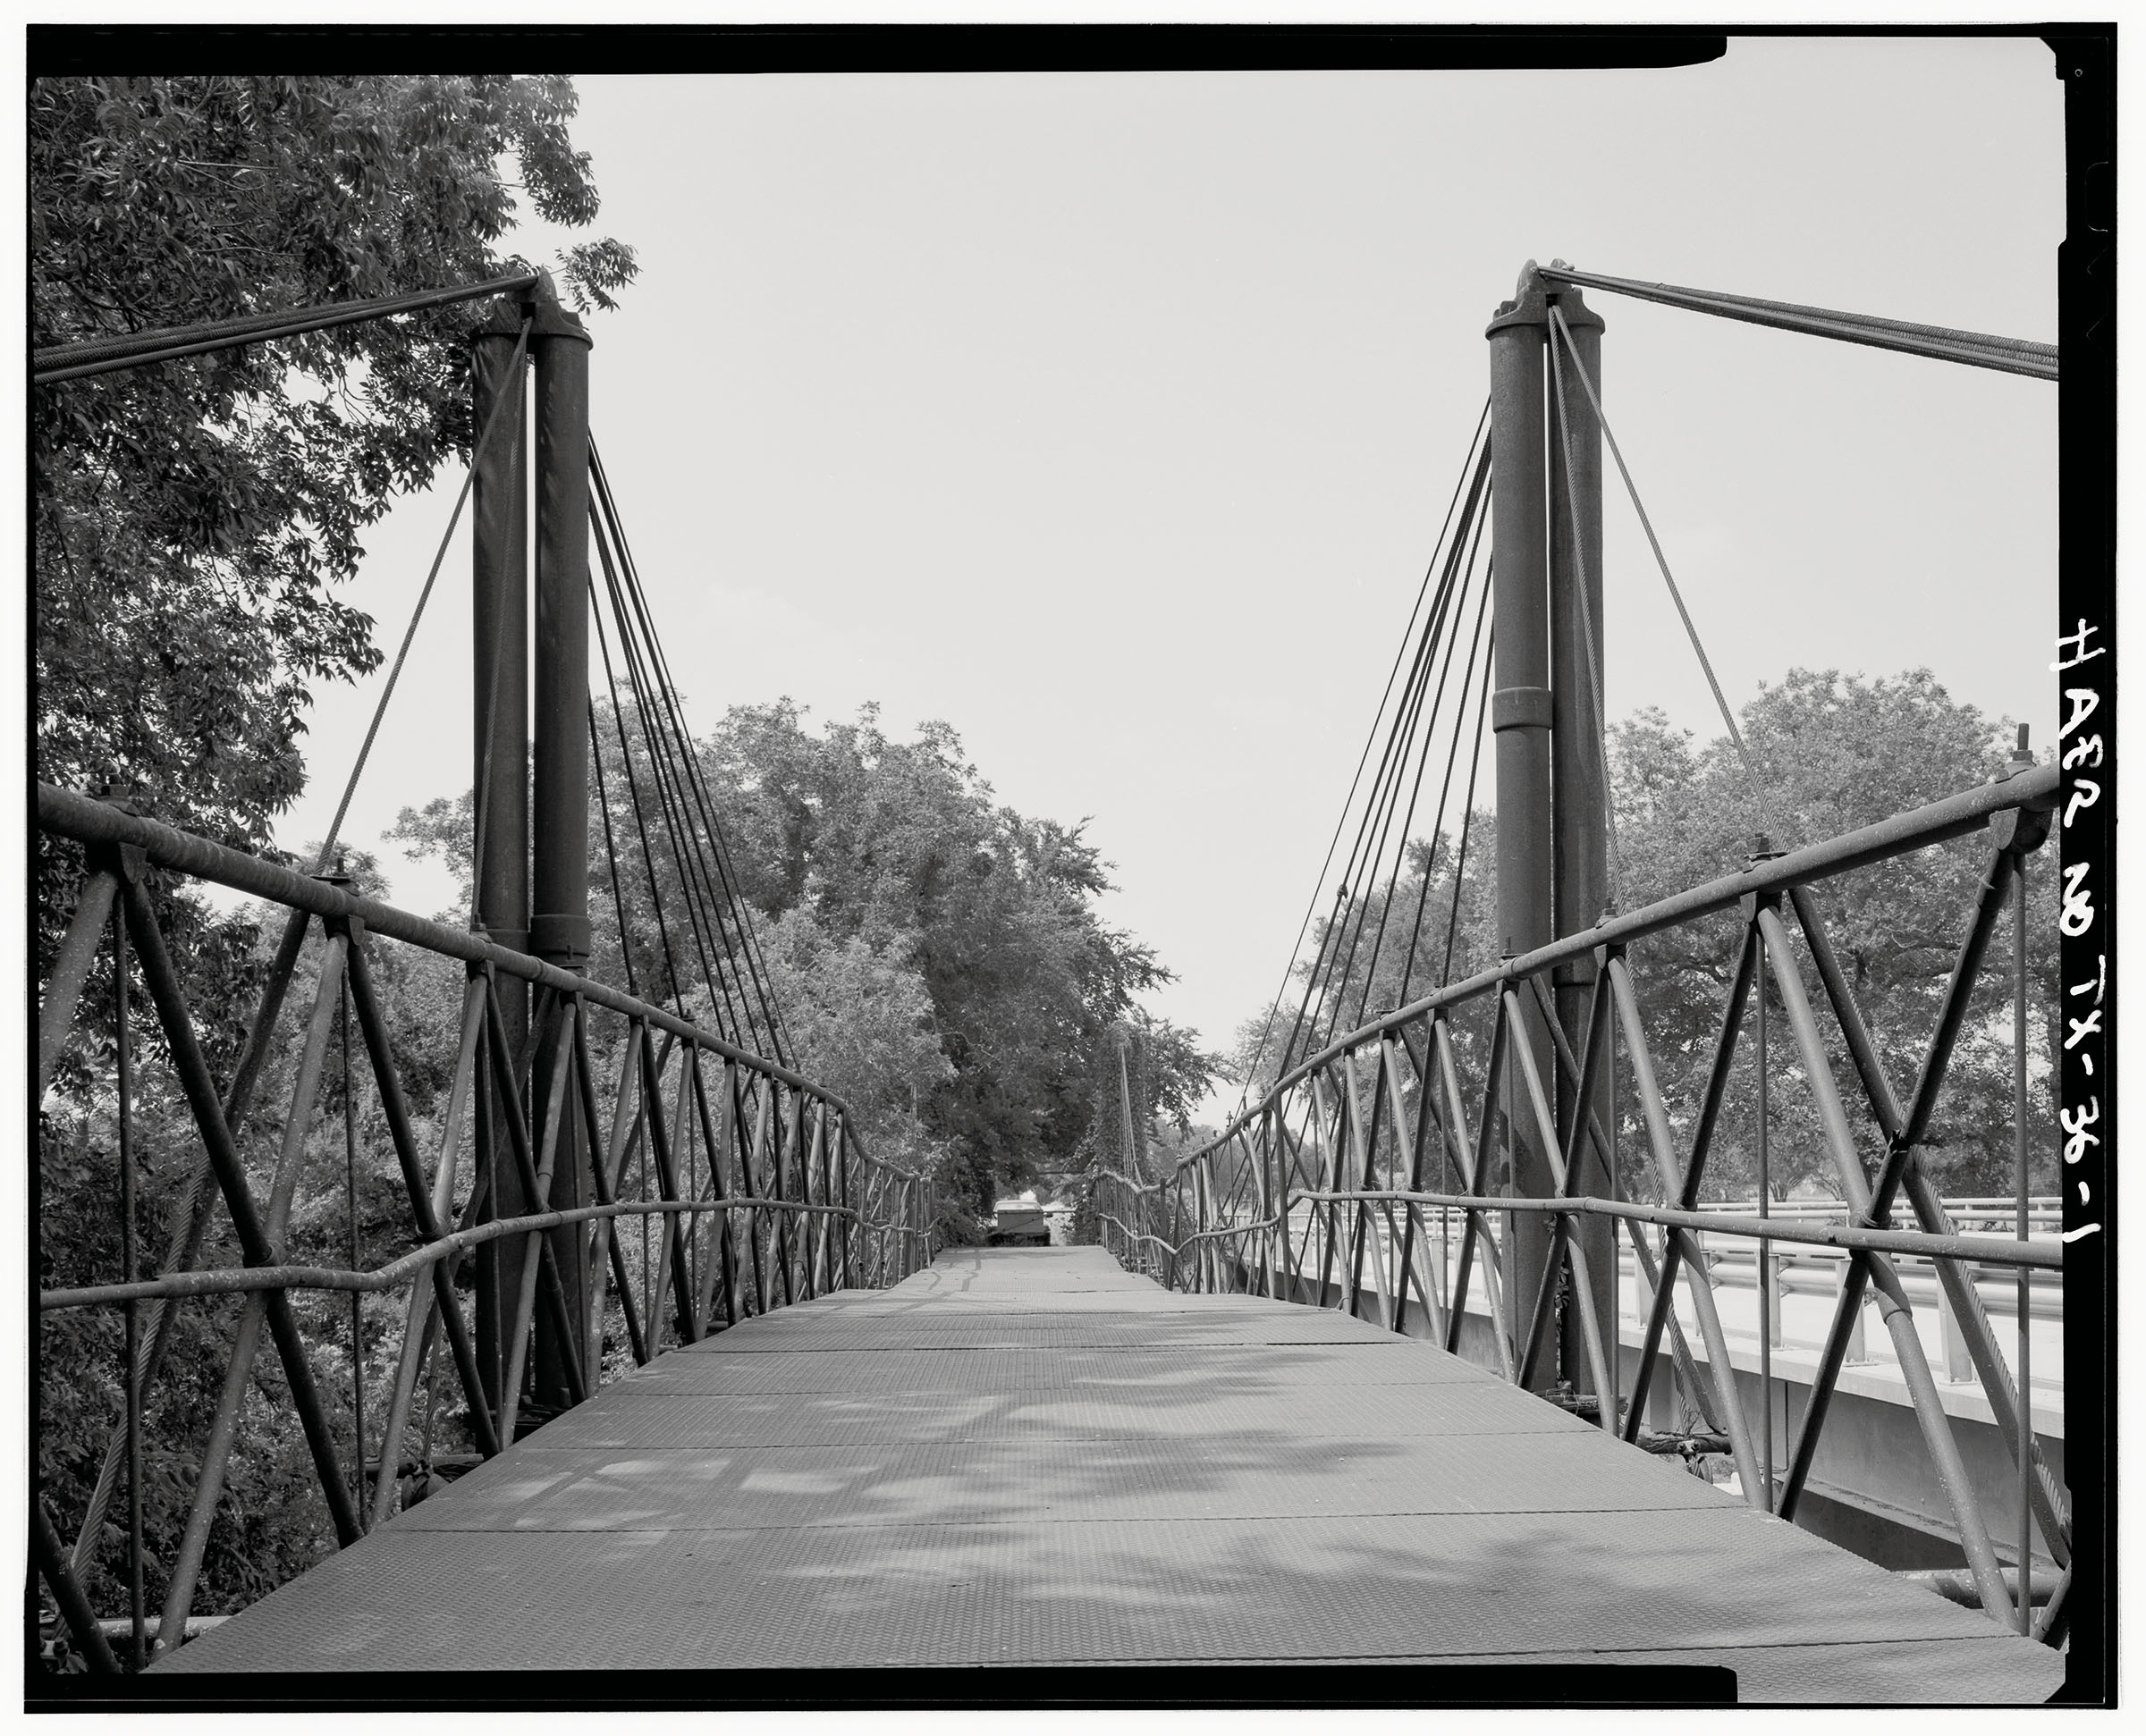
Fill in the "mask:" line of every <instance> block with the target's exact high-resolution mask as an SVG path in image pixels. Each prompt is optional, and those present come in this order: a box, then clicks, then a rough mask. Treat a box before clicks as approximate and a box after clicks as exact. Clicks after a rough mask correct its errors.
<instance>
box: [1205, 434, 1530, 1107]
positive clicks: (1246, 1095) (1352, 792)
mask: <svg viewBox="0 0 2146 1736" xmlns="http://www.w3.org/2000/svg"><path fill="white" fill-rule="evenodd" d="M1490 419H1491V403H1490V400H1489V399H1487V398H1486V399H1484V400H1483V413H1482V414H1481V415H1480V416H1479V417H1476V421H1475V432H1474V434H1472V435H1471V436H1469V440H1468V451H1467V458H1466V460H1465V461H1464V462H1463V463H1462V465H1461V468H1460V475H1459V476H1458V477H1457V478H1456V479H1455V481H1454V484H1453V498H1452V499H1451V500H1450V501H1448V502H1447V504H1446V518H1445V522H1444V524H1442V525H1441V527H1440V528H1439V543H1437V544H1432V557H1431V560H1429V561H1428V562H1427V563H1425V565H1424V579H1423V583H1422V585H1421V586H1418V587H1417V590H1416V594H1415V604H1414V605H1413V606H1412V607H1411V608H1410V610H1409V611H1408V619H1409V621H1410V623H1411V624H1413V623H1414V621H1415V617H1416V615H1417V613H1418V612H1419V611H1421V610H1422V608H1423V606H1424V595H1425V594H1427V593H1428V592H1429V590H1430V588H1431V580H1432V575H1433V574H1434V573H1435V572H1436V571H1437V569H1438V555H1437V549H1438V546H1439V544H1442V543H1443V542H1444V540H1445V534H1446V530H1447V528H1448V527H1450V525H1451V524H1452V521H1453V512H1454V509H1455V508H1456V507H1457V506H1458V505H1459V504H1460V497H1461V492H1462V491H1463V490H1464V489H1465V488H1466V486H1467V479H1468V477H1469V476H1471V475H1472V474H1473V473H1474V468H1475V449H1476V447H1477V445H1478V444H1479V443H1480V442H1481V441H1482V439H1483V430H1484V428H1485V426H1488V424H1489V422H1490ZM1407 651H1408V639H1407V635H1406V634H1404V635H1403V636H1402V640H1401V644H1400V645H1399V647H1398V649H1397V650H1396V651H1395V652H1394V654H1393V667H1392V668H1391V669H1390V670H1388V671H1387V674H1386V686H1385V689H1384V690H1383V691H1382V692H1381V694H1380V695H1379V705H1378V710H1377V711H1376V712H1373V714H1372V725H1371V730H1370V733H1369V734H1368V735H1366V736H1365V737H1364V751H1363V753H1362V754H1359V755H1357V758H1356V773H1355V775H1354V776H1353V777H1351V778H1350V779H1349V780H1348V795H1347V796H1344V797H1343V798H1342V802H1341V812H1340V813H1339V815H1338V816H1337V817H1336V818H1335V821H1334V830H1333V836H1332V837H1331V838H1330V839H1328V840H1327V846H1326V855H1325V857H1324V859H1323V860H1322V861H1321V863H1320V864H1319V875H1318V878H1317V879H1316V880H1315V881H1314V882H1313V885H1312V896H1311V898H1310V900H1309V902H1307V903H1306V904H1305V907H1304V920H1303V921H1302V922H1301V923H1298V924H1297V939H1296V940H1295V942H1294V943H1293V944H1292V945H1291V947H1290V948H1289V960H1290V965H1291V967H1294V965H1295V963H1296V959H1297V954H1298V953H1300V952H1301V951H1303V949H1304V937H1305V935H1306V934H1308V933H1309V932H1310V931H1311V926H1312V917H1313V915H1314V914H1315V913H1316V912H1317V910H1318V908H1319V889H1320V888H1321V887H1322V886H1324V885H1325V884H1326V873H1327V870H1328V869H1329V868H1331V867H1332V866H1333V861H1334V851H1335V849H1336V848H1337V847H1339V844H1340V842H1341V833H1342V830H1343V829H1344V828H1345V827H1346V826H1347V825H1348V813H1349V809H1350V808H1351V806H1353V805H1354V804H1355V802H1356V789H1357V787H1358V785H1359V784H1361V782H1362V781H1363V778H1364V766H1365V765H1366V764H1368V763H1370V760H1371V747H1372V744H1373V742H1375V741H1376V740H1377V739H1378V736H1379V727H1378V720H1379V719H1380V718H1381V717H1382V716H1384V715H1385V711H1386V701H1387V700H1388V699H1389V698H1390V696H1391V695H1392V693H1393V682H1394V678H1395V677H1396V676H1397V675H1398V674H1399V673H1400V670H1401V662H1402V660H1403V659H1404V658H1406V657H1407ZM1347 896H1348V884H1347V881H1346V880H1345V881H1344V882H1343V884H1342V885H1341V886H1340V888H1339V889H1338V890H1337V891H1336V893H1335V902H1336V904H1337V906H1339V903H1340V901H1341V900H1342V899H1344V898H1346V897H1347ZM1337 914H1338V913H1337ZM1328 932H1330V933H1331V921H1330V925H1329V930H1328ZM1325 950H1326V938H1325V936H1324V935H1322V937H1321V940H1320V952H1321V955H1322V956H1323V955H1324V953H1325ZM1317 963H1318V961H1317V960H1314V969H1315V968H1316V967H1317ZM1288 986H1289V972H1288V970H1286V969H1285V970H1284V971H1283V973H1282V979H1281V987H1280V990H1278V991H1277V992H1276V994H1275V995H1274V998H1273V999H1272V1000H1270V1001H1269V1002H1268V1003H1267V1016H1266V1019H1265V1022H1264V1023H1263V1024H1262V1025H1261V1026H1260V1032H1259V1041H1258V1043H1257V1044H1256V1045H1255V1047H1254V1049H1253V1070H1254V1072H1256V1070H1257V1066H1258V1061H1259V1058H1260V1057H1261V1056H1262V1055H1263V1054H1264V1053H1265V1052H1266V1047H1267V1039H1268V1037H1270V1036H1271V1035H1272V1034H1273V1030H1274V1015H1276V1013H1278V1012H1279V1011H1280V1007H1281V1003H1282V999H1283V997H1284V996H1286V995H1287V994H1288ZM1301 1016H1302V1015H1301V1014H1300V1015H1299V1022H1300V1023H1301ZM1290 1041H1291V1043H1292V1045H1293V1044H1294V1042H1295V1034H1294V1032H1292V1033H1291V1038H1290ZM1281 1071H1282V1072H1285V1073H1286V1072H1287V1071H1288V1051H1287V1050H1285V1051H1284V1057H1283V1061H1282V1065H1281ZM1252 1083H1253V1079H1252V1074H1246V1079H1245V1082H1244V1086H1243V1089H1242V1091H1240V1092H1239V1096H1238V1102H1239V1106H1240V1107H1242V1105H1243V1104H1244V1103H1246V1102H1248V1101H1249V1100H1250V1096H1251V1090H1252Z"/></svg>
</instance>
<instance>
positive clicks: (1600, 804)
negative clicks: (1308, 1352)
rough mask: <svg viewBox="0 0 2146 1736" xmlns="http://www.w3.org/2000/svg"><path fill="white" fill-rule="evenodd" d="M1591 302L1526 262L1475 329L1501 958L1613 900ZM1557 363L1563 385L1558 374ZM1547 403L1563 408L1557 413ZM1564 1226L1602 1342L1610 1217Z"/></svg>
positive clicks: (1521, 1116) (1535, 1047)
mask: <svg viewBox="0 0 2146 1736" xmlns="http://www.w3.org/2000/svg"><path fill="white" fill-rule="evenodd" d="M1553 307H1554V308H1557V310H1558V311H1559V314H1561V315H1562V316H1563V319H1564V322H1565V325H1566V328H1567V330H1568V331H1569V332H1570V333H1571V334H1572V348H1571V350H1567V351H1565V352H1564V353H1563V354H1562V355H1561V356H1560V357H1559V367H1558V368H1556V369H1553V367H1552V366H1551V362H1550V350H1549V345H1550V337H1551V334H1550V309H1551V308H1553ZM1601 333H1602V319H1601V316H1600V315H1598V314H1596V313H1594V312H1593V310H1592V309H1590V308H1587V307H1586V306H1585V304H1584V302H1583V301H1582V299H1581V297H1580V293H1579V291H1577V290H1576V289H1574V288H1570V287H1568V286H1562V285H1559V286H1555V287H1553V286H1551V285H1549V284H1547V283H1546V282H1544V280H1543V279H1542V276H1541V275H1540V274H1538V273H1537V271H1536V269H1535V264H1534V261H1533V260H1532V259H1531V260H1529V261H1528V263H1527V265H1525V268H1523V270H1522V271H1521V274H1520V281H1519V283H1518V285H1517V288H1516V290H1515V291H1514V297H1513V299H1512V300H1510V301H1507V302H1503V303H1500V306H1499V308H1498V311H1497V314H1496V316H1494V317H1493V318H1492V320H1491V324H1490V326H1489V329H1488V330H1487V332H1486V333H1485V334H1484V335H1485V336H1486V337H1487V338H1488V340H1489V341H1490V347H1491V464H1492V482H1491V547H1492V551H1493V559H1494V561H1495V563H1496V564H1495V574H1496V581H1495V583H1496V589H1495V597H1494V603H1495V609H1496V616H1495V620H1496V633H1497V653H1496V654H1497V664H1496V670H1495V682H1496V686H1495V688H1494V691H1493V692H1492V695H1491V729H1492V731H1493V734H1494V736H1495V737H1496V741H1497V749H1496V753H1497V792H1498V908H1499V923H1500V934H1501V936H1502V937H1503V948H1504V950H1505V951H1506V952H1507V953H1508V954H1509V955H1517V954H1520V953H1525V952H1531V951H1533V949H1534V948H1538V947H1542V946H1547V945H1548V944H1549V943H1550V941H1551V940H1555V939H1557V938H1558V937H1559V936H1561V935H1565V934H1570V933H1574V932H1576V931H1579V930H1583V929H1586V928H1590V927H1592V926H1593V924H1594V923H1596V922H1597V921H1599V920H1600V919H1601V914H1602V913H1603V911H1604V910H1605V909H1607V908H1608V907H1609V905H1610V873H1609V855H1608V841H1607V836H1606V830H1605V822H1604V812H1605V805H1606V791H1607V786H1608V775H1607V770H1606V764H1605V758H1604V754H1603V744H1602V740H1601V703H1600V699H1599V695H1601V691H1602V679H1603V668H1602V662H1601V649H1602V639H1601V635H1602V625H1603V623H1602V511H1601V424H1600V422H1599V420H1598V419H1597V418H1596V417H1595V415H1594V412H1593V407H1592V405H1591V404H1590V403H1589V401H1588V399H1587V393H1586V390H1585V388H1584V386H1583V385H1582V384H1581V383H1580V380H1579V378H1578V377H1577V375H1576V371H1575V368H1574V367H1573V363H1572V357H1573V354H1574V353H1575V352H1576V354H1577V356H1578V358H1579V365H1580V366H1581V367H1584V368H1585V369H1586V371H1587V375H1588V377H1589V379H1591V380H1593V382H1595V384H1596V389H1597V391H1600V390H1601ZM1559 372H1561V374H1562V376H1563V377H1562V381H1561V385H1562V392H1561V393H1559V392H1558V391H1557V385H1556V383H1555V382H1556V381H1557V375H1558V374H1559ZM1553 409H1561V411H1562V417H1561V418H1560V417H1557V416H1554V415H1553V414H1552V411H1553ZM1560 421H1561V426H1560ZM1567 451H1570V454H1571V462H1570V466H1569V474H1567V460H1566V454H1567ZM1590 664H1592V666H1593V667H1592V670H1590V667H1589V666H1590ZM1594 976H1595V967H1594V965H1593V963H1592V961H1589V962H1586V963H1576V964H1574V965H1567V966H1564V967H1561V968H1560V969H1559V972H1558V973H1557V976H1556V990H1555V995H1554V1000H1555V1005H1556V1008H1557V1014H1558V1023H1559V1026H1560V1027H1561V1028H1562V1029H1563V1031H1564V1032H1565V1036H1566V1040H1567V1042H1568V1043H1569V1044H1570V1046H1571V1049H1572V1052H1573V1053H1574V1054H1575V1055H1576V1056H1577V1055H1580V1054H1583V1053H1584V1051H1585V1049H1586V1038H1587V1024H1588V1018H1589V1007H1590V1002H1591V999H1592V997H1593V990H1594ZM1519 1001H1520V1008H1521V1021H1522V1022H1521V1024H1520V1027H1519V1030H1518V1032H1517V1033H1516V1034H1517V1038H1518V1040H1519V1041H1523V1042H1525V1045H1526V1047H1527V1049H1528V1053H1529V1056H1530V1058H1532V1059H1533V1064H1534V1069H1535V1073H1536V1074H1537V1076H1538V1077H1539V1078H1540V1079H1541V1080H1542V1083H1543V1085H1544V1087H1545V1089H1546V1090H1548V1091H1552V1092H1553V1093H1554V1101H1555V1105H1556V1117H1557V1122H1558V1127H1559V1132H1560V1133H1565V1132H1566V1131H1567V1130H1568V1129H1569V1128H1570V1127H1571V1126H1572V1125H1573V1122H1574V1118H1575V1117H1576V1116H1578V1115H1584V1114H1586V1113H1588V1112H1589V1111H1590V1110H1591V1111H1592V1112H1593V1113H1594V1114H1595V1115H1598V1116H1600V1117H1601V1125H1602V1126H1603V1128H1604V1129H1605V1130H1607V1129H1608V1128H1609V1127H1610V1125H1611V1121H1612V1117H1611V1114H1610V1089H1609V1074H1608V1070H1607V1068H1602V1069H1600V1070H1599V1072H1600V1077H1599V1078H1598V1081H1597V1083H1596V1085H1595V1088H1594V1089H1593V1091H1591V1093H1590V1102H1589V1103H1588V1104H1587V1105H1584V1106H1583V1105H1581V1104H1580V1103H1578V1101H1577V1100H1576V1098H1577V1088H1576V1085H1575V1084H1573V1083H1570V1082H1568V1081H1567V1080H1566V1079H1565V1078H1564V1077H1563V1075H1562V1074H1561V1071H1560V1069H1559V1063H1558V1056H1557V1048H1556V1045H1555V1043H1554V1042H1553V1040H1552V1038H1551V1034H1550V1028H1549V1026H1548V1024H1546V1023H1545V1022H1544V1020H1543V1019H1542V1014H1541V1011H1540V1009H1539V1008H1538V1007H1537V1006H1536V1005H1535V1003H1534V1001H1533V998H1532V997H1530V996H1526V995H1523V996H1521V997H1520V998H1519ZM1508 1078H1509V1084H1508V1088H1507V1090H1506V1093H1505V1105H1506V1107H1507V1108H1508V1116H1509V1122H1510V1127H1511V1135H1510V1137H1511V1150H1512V1170H1511V1184H1512V1187H1513V1191H1514V1192H1516V1193H1517V1194H1518V1195H1520V1196H1522V1197H1525V1198H1536V1199H1540V1198H1543V1197H1546V1196H1548V1195H1550V1194H1552V1193H1554V1192H1556V1191H1557V1184H1556V1181H1555V1178H1554V1176H1553V1174H1552V1169H1551V1164H1550V1154H1549V1153H1548V1152H1546V1151H1545V1150H1542V1141H1541V1139H1540V1137H1539V1136H1538V1134H1537V1132H1536V1124H1535V1118H1534V1117H1533V1114H1532V1113H1530V1112H1529V1110H1528V1108H1527V1098H1526V1092H1525V1083H1524V1076H1522V1075H1519V1074H1517V1072H1508ZM1553 1082H1554V1083H1553ZM1572 1143H1573V1142H1571V1141H1570V1140H1569V1137H1568V1136H1567V1144H1568V1145H1570V1144H1572ZM1576 1143H1577V1150H1578V1152H1579V1154H1580V1155H1579V1157H1578V1159H1577V1161H1578V1162H1579V1164H1580V1166H1581V1167H1580V1171H1579V1174H1578V1175H1577V1176H1576V1177H1574V1180H1573V1191H1574V1192H1583V1193H1598V1194H1607V1193H1608V1192H1610V1178H1609V1176H1608V1175H1607V1173H1606V1171H1605V1169H1604V1167H1603V1166H1602V1164H1601V1159H1600V1158H1599V1157H1598V1156H1597V1155H1596V1153H1595V1151H1594V1148H1593V1145H1592V1143H1591V1142H1589V1141H1588V1140H1586V1139H1585V1138H1584V1137H1583V1138H1582V1139H1581V1140H1579V1141H1578V1142H1576ZM1574 1234H1575V1235H1576V1236H1577V1237H1578V1239H1579V1243H1580V1245H1581V1247H1582V1249H1583V1250H1584V1253H1585V1255H1586V1265H1587V1268H1588V1273H1589V1278H1590V1289H1591V1291H1592V1293H1593V1299H1594V1305H1595V1312H1596V1318H1597V1319H1599V1320H1600V1321H1601V1323H1602V1327H1603V1334H1604V1336H1605V1338H1611V1335H1613V1333H1614V1331H1615V1323H1616V1318H1617V1316H1616V1267H1615V1263H1614V1258H1613V1247H1614V1244H1613V1242H1612V1239H1611V1228H1610V1225H1609V1224H1608V1223H1607V1222H1604V1221H1598V1220H1594V1219H1586V1220H1583V1222H1582V1223H1581V1224H1580V1225H1579V1226H1577V1227H1576V1230H1575V1232H1574ZM1507 1246H1508V1250H1509V1252H1508V1285H1509V1294H1511V1295H1512V1297H1513V1298H1514V1302H1513V1307H1514V1309H1515V1310H1516V1311H1517V1320H1516V1325H1517V1328H1518V1329H1519V1330H1521V1331H1523V1332H1525V1330H1526V1325H1527V1322H1528V1320H1529V1319H1531V1318H1532V1313H1533V1309H1534V1308H1535V1306H1536V1303H1537V1299H1538V1298H1540V1297H1542V1296H1544V1294H1545V1291H1544V1283H1545V1277H1546V1276H1550V1277H1554V1275H1551V1274H1550V1273H1549V1266H1550V1226H1549V1224H1548V1222H1547V1221H1546V1220H1545V1219H1544V1218H1542V1216H1541V1215H1540V1214H1537V1213H1532V1212H1529V1213H1514V1214H1511V1215H1510V1217H1509V1218H1508V1242H1507ZM1550 1294H1552V1295H1554V1294H1557V1293H1556V1292H1554V1291H1552V1292H1551V1293H1550ZM1611 1342H1612V1343H1613V1342H1614V1340H1613V1338H1612V1339H1611ZM1550 1344H1551V1345H1554V1346H1556V1347H1557V1348H1558V1351H1559V1354H1558V1355H1556V1356H1554V1357H1553V1356H1552V1355H1550V1354H1544V1355H1542V1357H1540V1358H1539V1359H1538V1360H1537V1362H1536V1365H1535V1368H1534V1369H1533V1379H1532V1381H1531V1383H1530V1384H1531V1385H1532V1386H1534V1387H1535V1388H1536V1389H1537V1390H1538V1391H1543V1390H1548V1389H1549V1388H1550V1387H1551V1386H1554V1385H1555V1384H1556V1382H1557V1380H1558V1378H1559V1375H1560V1373H1562V1375H1563V1376H1564V1378H1568V1379H1570V1380H1571V1381H1572V1382H1573V1385H1574V1386H1575V1387H1576V1389H1578V1390H1581V1391H1592V1390H1593V1380H1592V1378H1590V1375H1589V1371H1588V1367H1587V1361H1586V1357H1585V1355H1584V1351H1583V1348H1582V1345H1581V1343H1580V1337H1579V1327H1578V1322H1577V1320H1576V1319H1570V1320H1567V1322H1566V1327H1565V1329H1564V1330H1562V1331H1561V1332H1560V1334H1559V1336H1556V1337H1553V1338H1552V1339H1551V1340H1550ZM1560 1365H1561V1366H1560Z"/></svg>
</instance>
